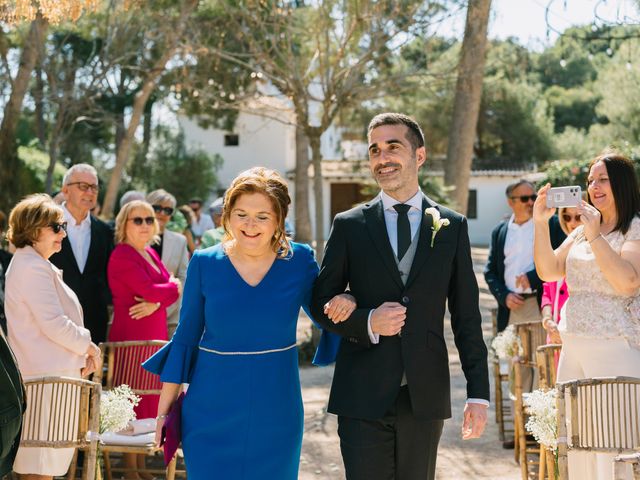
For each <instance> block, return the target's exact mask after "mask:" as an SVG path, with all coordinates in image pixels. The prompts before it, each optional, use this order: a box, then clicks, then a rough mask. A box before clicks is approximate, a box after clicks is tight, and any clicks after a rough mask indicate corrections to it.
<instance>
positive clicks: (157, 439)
mask: <svg viewBox="0 0 640 480" xmlns="http://www.w3.org/2000/svg"><path fill="white" fill-rule="evenodd" d="M166 418H167V415H166V414H164V415H158V416H157V417H156V434H155V436H154V438H153V441H154V442H155V444H156V447H159V446H160V442H161V441H162V427H164V421H165V419H166Z"/></svg>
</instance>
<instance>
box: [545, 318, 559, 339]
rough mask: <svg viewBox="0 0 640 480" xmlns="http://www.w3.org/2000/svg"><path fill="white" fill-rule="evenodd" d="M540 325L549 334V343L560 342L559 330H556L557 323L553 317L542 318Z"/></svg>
mask: <svg viewBox="0 0 640 480" xmlns="http://www.w3.org/2000/svg"><path fill="white" fill-rule="evenodd" d="M542 326H543V327H544V329H545V330H546V331H547V333H548V334H549V340H551V343H555V344H561V343H562V338H560V332H559V331H558V324H557V323H556V322H555V321H554V320H553V319H551V318H543V319H542Z"/></svg>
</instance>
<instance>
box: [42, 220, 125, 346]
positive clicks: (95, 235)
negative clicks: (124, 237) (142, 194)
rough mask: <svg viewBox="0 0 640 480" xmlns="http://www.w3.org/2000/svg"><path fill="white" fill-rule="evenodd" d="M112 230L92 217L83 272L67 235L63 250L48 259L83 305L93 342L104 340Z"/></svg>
mask: <svg viewBox="0 0 640 480" xmlns="http://www.w3.org/2000/svg"><path fill="white" fill-rule="evenodd" d="M113 241H114V240H113V230H112V229H111V227H109V226H108V225H107V224H106V223H104V222H103V221H101V220H98V219H97V218H95V217H94V216H93V215H92V216H91V244H90V246H89V256H88V257H87V264H86V265H85V267H84V272H82V273H80V269H79V268H78V263H77V262H76V257H75V256H74V255H73V250H72V248H71V244H70V243H69V239H68V238H67V237H65V238H64V240H63V241H62V250H60V252H58V253H56V254H54V255H52V256H51V258H50V260H51V263H53V264H54V265H55V266H56V267H58V268H60V269H61V270H62V278H63V280H64V282H65V283H66V284H67V285H69V287H71V289H72V290H73V291H74V292H75V293H76V295H77V296H78V299H79V300H80V305H82V312H83V316H84V326H85V327H86V328H88V329H89V331H90V332H91V340H92V341H93V342H94V343H100V342H104V341H106V339H107V325H108V323H109V314H108V311H107V307H108V305H109V304H110V303H111V293H110V291H109V284H108V282H107V263H108V262H109V256H110V255H111V251H112V250H113Z"/></svg>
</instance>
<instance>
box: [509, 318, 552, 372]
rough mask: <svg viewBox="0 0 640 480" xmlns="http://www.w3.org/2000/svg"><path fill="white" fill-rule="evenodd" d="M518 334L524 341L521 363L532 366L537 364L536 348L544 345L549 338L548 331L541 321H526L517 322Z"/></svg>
mask: <svg viewBox="0 0 640 480" xmlns="http://www.w3.org/2000/svg"><path fill="white" fill-rule="evenodd" d="M516 335H518V337H520V341H521V342H522V349H523V354H522V356H521V363H524V364H527V365H528V366H530V367H535V366H536V350H537V348H538V347H540V346H541V345H544V344H545V343H546V340H547V332H546V330H545V329H544V327H543V326H542V322H541V321H539V320H538V321H535V322H524V323H518V324H516Z"/></svg>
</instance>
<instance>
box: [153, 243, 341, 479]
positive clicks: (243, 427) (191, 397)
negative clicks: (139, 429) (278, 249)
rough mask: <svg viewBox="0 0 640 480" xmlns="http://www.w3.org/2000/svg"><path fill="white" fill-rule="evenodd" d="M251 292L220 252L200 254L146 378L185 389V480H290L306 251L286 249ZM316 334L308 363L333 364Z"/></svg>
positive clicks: (309, 265) (298, 437) (311, 267)
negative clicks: (169, 335)
mask: <svg viewBox="0 0 640 480" xmlns="http://www.w3.org/2000/svg"><path fill="white" fill-rule="evenodd" d="M292 247H293V248H292V251H293V255H292V256H291V257H290V258H288V259H281V258H277V259H276V260H275V261H274V263H273V265H272V267H271V269H270V270H269V271H268V273H267V274H266V275H265V277H264V278H263V280H262V281H261V282H260V283H259V284H258V285H256V286H255V287H252V286H250V285H249V284H247V283H246V282H245V281H244V280H243V279H242V277H241V276H240V275H239V274H238V272H237V271H236V269H235V268H234V266H233V265H232V263H231V261H230V260H229V258H228V257H227V255H226V254H225V253H224V250H223V249H222V248H221V245H217V246H215V247H212V248H208V249H205V250H200V251H197V252H196V253H195V254H194V256H193V258H192V259H191V262H190V263H189V269H188V272H187V280H186V283H185V287H184V296H183V300H182V308H181V312H180V323H179V325H178V328H177V330H176V332H175V334H174V336H173V339H172V340H171V342H169V344H167V345H166V346H165V347H164V348H162V349H161V350H160V351H158V352H157V353H156V354H155V355H154V356H153V357H151V358H150V359H149V360H147V361H146V362H145V364H144V368H146V369H147V370H149V371H151V372H153V373H156V374H159V375H160V379H161V380H162V381H163V382H170V383H188V384H189V388H188V390H187V394H186V396H185V399H184V403H183V407H182V448H183V452H184V458H185V464H186V468H187V474H188V477H189V480H199V479H207V480H216V479H221V480H254V479H255V480H272V479H273V480H295V479H297V478H298V465H299V461H300V448H301V444H302V430H303V410H302V396H301V393H300V378H299V375H298V353H297V349H296V348H295V343H296V324H297V320H298V314H299V312H300V307H303V308H305V310H308V308H307V306H308V304H309V301H310V299H311V289H312V287H313V283H314V281H315V279H316V276H317V274H318V265H317V263H316V261H315V259H314V257H313V252H312V250H311V249H310V248H309V247H308V246H306V245H302V244H296V243H293V244H292ZM338 343H339V339H338V337H336V336H333V335H332V334H329V333H328V332H323V334H322V338H321V342H320V346H319V347H318V351H317V352H316V358H315V359H314V363H316V364H321V365H322V364H327V363H330V362H332V361H333V360H334V359H335V354H336V352H337V349H338Z"/></svg>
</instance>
